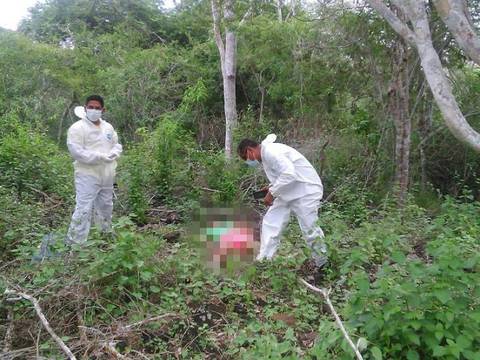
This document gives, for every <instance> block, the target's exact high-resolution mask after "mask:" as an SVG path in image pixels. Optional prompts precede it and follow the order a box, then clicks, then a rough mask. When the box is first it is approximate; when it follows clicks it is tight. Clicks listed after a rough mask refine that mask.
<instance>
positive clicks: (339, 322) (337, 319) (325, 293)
mask: <svg viewBox="0 0 480 360" xmlns="http://www.w3.org/2000/svg"><path fill="white" fill-rule="evenodd" d="M300 281H301V282H302V283H303V284H304V285H305V286H307V287H308V288H309V289H310V290H313V291H315V292H317V293H320V294H321V295H322V296H323V298H324V299H325V302H326V303H327V305H328V308H329V309H330V312H331V313H332V315H333V317H334V318H335V322H336V323H337V325H338V327H339V328H340V330H341V331H342V333H343V336H344V337H345V339H346V340H347V342H348V344H349V345H350V347H351V348H352V349H353V352H354V353H355V355H356V357H357V359H359V360H363V357H362V354H360V351H359V350H358V347H357V346H356V345H355V344H354V343H353V341H352V339H351V338H350V336H349V335H348V333H347V330H345V327H344V326H343V323H342V320H341V319H340V316H338V313H337V312H336V311H335V308H334V307H333V304H332V302H331V301H330V296H329V295H330V291H331V289H328V290H327V289H323V288H322V289H319V288H317V287H316V286H313V285H311V284H309V283H308V282H306V281H305V280H303V279H300Z"/></svg>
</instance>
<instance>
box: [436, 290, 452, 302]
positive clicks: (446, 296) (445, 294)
mask: <svg viewBox="0 0 480 360" xmlns="http://www.w3.org/2000/svg"><path fill="white" fill-rule="evenodd" d="M433 295H434V296H435V297H436V298H437V299H438V300H440V301H441V302H442V304H446V303H447V302H448V301H449V300H451V299H452V295H451V294H450V291H448V290H447V289H439V290H435V291H434V292H433Z"/></svg>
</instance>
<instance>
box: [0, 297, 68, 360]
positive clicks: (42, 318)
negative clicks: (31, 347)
mask: <svg viewBox="0 0 480 360" xmlns="http://www.w3.org/2000/svg"><path fill="white" fill-rule="evenodd" d="M4 294H5V295H7V296H8V295H11V296H16V297H15V298H7V300H8V301H17V300H21V299H22V298H23V299H25V300H28V301H30V302H31V303H32V305H33V307H34V308H35V311H36V312H37V315H38V317H39V318H40V321H41V322H42V324H43V327H44V328H45V330H47V332H48V333H49V334H50V336H51V337H52V338H53V340H55V342H56V343H57V344H58V346H59V347H60V348H61V349H62V350H63V352H64V353H65V354H66V355H67V356H68V358H69V359H70V360H76V357H75V355H73V353H72V351H71V350H70V348H69V347H68V346H67V345H65V343H64V342H63V340H62V339H60V337H58V335H57V334H55V332H54V331H53V329H52V328H51V326H50V324H49V323H48V320H47V318H46V317H45V315H44V314H43V311H42V308H41V307H40V304H39V302H38V300H37V299H36V298H34V297H33V296H31V295H28V294H26V293H24V292H21V291H16V290H10V289H6V290H5V293H4Z"/></svg>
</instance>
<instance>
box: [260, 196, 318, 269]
mask: <svg viewBox="0 0 480 360" xmlns="http://www.w3.org/2000/svg"><path fill="white" fill-rule="evenodd" d="M321 198H322V194H320V193H319V194H311V195H307V196H305V197H302V198H299V199H295V200H292V201H290V202H284V201H282V200H280V199H279V198H277V199H275V200H274V202H273V204H272V206H271V207H270V208H269V209H268V211H267V213H266V214H265V216H264V217H263V222H262V234H261V244H260V253H259V254H258V256H257V260H262V259H271V258H272V257H273V256H274V255H275V252H276V251H277V249H278V246H279V245H280V238H281V235H282V232H283V231H284V229H285V227H286V226H287V224H288V221H289V219H290V214H291V212H292V211H293V213H294V214H295V215H296V217H297V220H298V224H299V225H300V229H301V230H302V233H303V237H304V238H305V241H306V242H307V245H308V247H309V248H310V249H311V250H312V252H313V255H312V257H313V259H314V261H315V263H316V265H317V266H322V265H324V264H325V263H326V262H327V256H326V253H327V247H326V245H325V243H324V242H323V238H324V234H323V231H322V229H321V228H320V226H318V225H317V221H318V208H319V207H320V200H321Z"/></svg>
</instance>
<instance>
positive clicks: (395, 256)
mask: <svg viewBox="0 0 480 360" xmlns="http://www.w3.org/2000/svg"><path fill="white" fill-rule="evenodd" d="M391 258H392V260H393V261H395V262H396V263H397V264H404V263H405V259H406V258H405V254H404V253H403V252H401V251H394V252H393V253H392V256H391Z"/></svg>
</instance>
